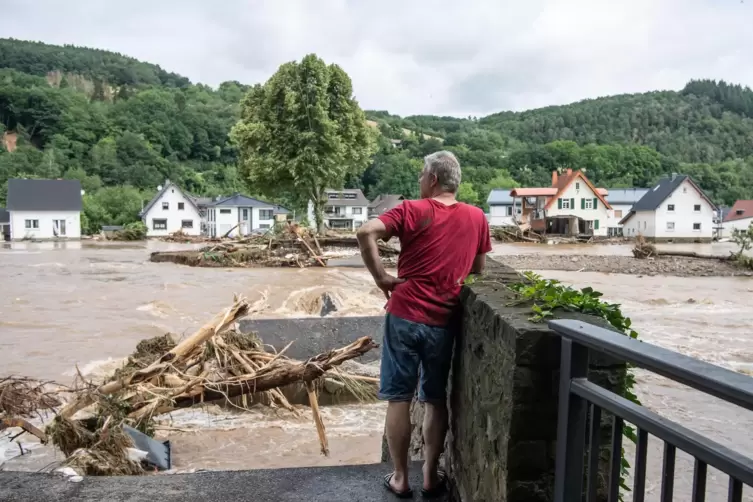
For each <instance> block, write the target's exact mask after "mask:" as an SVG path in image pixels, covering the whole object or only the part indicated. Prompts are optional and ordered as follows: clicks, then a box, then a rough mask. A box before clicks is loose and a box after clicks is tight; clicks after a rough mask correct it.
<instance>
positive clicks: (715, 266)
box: [495, 254, 753, 277]
mask: <svg viewBox="0 0 753 502" xmlns="http://www.w3.org/2000/svg"><path fill="white" fill-rule="evenodd" d="M495 259H496V260H499V261H500V262H502V263H504V264H505V265H508V266H510V267H512V268H514V269H516V270H567V271H573V272H604V273H611V274H631V275H649V276H652V275H672V276H677V277H732V276H743V277H753V271H750V270H746V269H743V268H740V267H738V266H736V265H735V264H734V263H731V262H728V261H724V260H716V259H705V258H687V257H680V256H659V257H656V258H648V259H637V258H633V257H632V256H598V255H588V256H585V255H573V254H567V255H565V254H563V255H550V254H547V255H544V254H539V255H536V254H526V255H504V256H495Z"/></svg>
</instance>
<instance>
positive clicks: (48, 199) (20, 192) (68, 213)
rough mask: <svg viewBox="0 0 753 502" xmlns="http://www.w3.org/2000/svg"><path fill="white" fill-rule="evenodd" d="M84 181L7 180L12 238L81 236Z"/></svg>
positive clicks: (75, 237) (45, 238)
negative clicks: (82, 183) (82, 188)
mask: <svg viewBox="0 0 753 502" xmlns="http://www.w3.org/2000/svg"><path fill="white" fill-rule="evenodd" d="M81 194H82V192H81V182H79V181H78V180H26V179H11V180H8V207H7V210H8V220H9V222H10V238H11V240H24V239H40V240H50V239H68V240H70V239H80V238H81Z"/></svg>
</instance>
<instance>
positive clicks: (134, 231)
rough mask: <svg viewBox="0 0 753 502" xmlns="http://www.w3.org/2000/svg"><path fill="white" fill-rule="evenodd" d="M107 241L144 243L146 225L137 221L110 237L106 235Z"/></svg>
mask: <svg viewBox="0 0 753 502" xmlns="http://www.w3.org/2000/svg"><path fill="white" fill-rule="evenodd" d="M103 235H104V237H105V239H106V240H110V241H143V240H144V239H146V225H144V224H143V223H142V222H140V221H137V222H135V223H129V224H128V225H126V226H125V227H123V229H122V230H117V231H115V232H113V233H112V235H110V236H109V237H108V236H107V235H106V234H104V233H103Z"/></svg>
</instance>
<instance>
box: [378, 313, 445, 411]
mask: <svg viewBox="0 0 753 502" xmlns="http://www.w3.org/2000/svg"><path fill="white" fill-rule="evenodd" d="M453 342H454V336H453V332H452V330H451V328H449V327H439V326H427V325H426V324H420V323H416V322H411V321H406V320H405V319H401V318H399V317H395V316H394V315H392V314H387V315H386V316H385V320H384V340H383V341H382V363H381V376H380V379H379V394H378V397H379V399H381V400H383V401H410V400H411V399H413V395H414V394H415V391H416V386H417V385H418V383H419V368H420V371H421V373H420V382H421V385H420V387H419V389H418V399H419V400H420V401H422V402H427V401H428V402H434V401H442V402H444V401H445V400H446V398H447V378H448V376H449V374H450V364H451V361H452V345H453Z"/></svg>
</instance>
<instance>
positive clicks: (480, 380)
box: [383, 260, 625, 502]
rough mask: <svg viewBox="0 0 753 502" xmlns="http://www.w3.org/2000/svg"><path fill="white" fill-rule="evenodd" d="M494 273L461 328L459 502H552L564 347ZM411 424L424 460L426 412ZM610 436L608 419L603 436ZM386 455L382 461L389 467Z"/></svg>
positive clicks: (452, 441)
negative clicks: (516, 299) (560, 364)
mask: <svg viewBox="0 0 753 502" xmlns="http://www.w3.org/2000/svg"><path fill="white" fill-rule="evenodd" d="M487 268H488V269H487V273H486V274H485V277H484V278H483V279H482V280H479V281H477V282H476V283H474V284H473V285H471V286H466V287H465V288H463V293H462V301H463V306H464V315H463V327H462V329H461V330H460V332H459V334H458V338H457V341H456V346H455V353H454V356H453V357H454V359H453V368H452V374H451V376H450V382H449V408H450V430H449V432H448V436H447V440H446V443H445V459H444V463H445V467H446V468H447V470H448V472H449V473H450V477H451V478H452V480H453V483H454V488H455V491H456V499H457V500H461V501H464V502H465V501H468V502H470V501H476V502H484V501H488V502H507V501H509V502H518V501H520V502H523V501H525V502H538V501H542V502H549V501H551V500H552V491H553V481H554V467H555V446H556V437H557V390H558V384H559V355H560V339H559V337H558V336H556V335H555V334H554V333H553V332H552V331H551V330H549V329H548V328H547V326H546V324H543V323H539V324H536V323H532V322H530V321H529V320H528V319H529V317H530V316H531V311H530V305H512V304H513V302H514V301H515V298H514V296H513V294H512V293H511V292H510V290H509V289H507V287H506V286H505V285H506V284H510V283H512V282H517V281H519V280H520V277H519V276H518V274H517V273H516V272H515V271H513V270H512V269H510V268H508V267H505V266H502V265H500V264H498V263H496V262H494V261H491V260H490V261H489V263H488V265H487ZM560 317H561V318H579V319H583V320H585V321H587V322H590V323H592V324H596V325H600V326H604V327H607V325H606V323H605V322H604V321H603V320H601V319H595V318H589V317H587V316H582V315H581V316H578V315H573V314H570V315H567V314H565V313H563V315H561V316H560ZM624 376H625V367H624V365H621V364H619V363H616V362H615V361H610V360H607V359H596V360H595V361H592V362H591V375H589V377H590V378H591V379H592V380H594V381H595V382H596V383H599V384H600V385H603V386H605V387H607V388H609V389H612V390H616V389H617V388H618V387H619V386H620V384H621V382H622V380H623V379H624ZM412 416H413V422H414V431H413V436H412V437H413V441H412V445H411V455H412V457H413V458H414V459H418V458H420V454H421V453H420V452H421V445H422V442H423V441H422V439H421V417H422V409H421V405H420V404H418V403H415V404H414V409H413V412H412ZM609 427H610V424H609V421H608V420H605V421H604V423H603V429H604V431H603V432H604V434H603V435H604V436H605V437H607V436H608V434H609ZM602 444H605V442H602ZM606 444H608V442H606ZM384 450H386V448H383V460H388V457H389V453H387V452H386V451H384ZM606 467H607V466H606V465H604V466H602V469H606Z"/></svg>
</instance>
